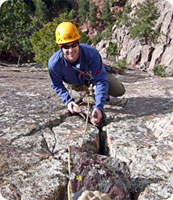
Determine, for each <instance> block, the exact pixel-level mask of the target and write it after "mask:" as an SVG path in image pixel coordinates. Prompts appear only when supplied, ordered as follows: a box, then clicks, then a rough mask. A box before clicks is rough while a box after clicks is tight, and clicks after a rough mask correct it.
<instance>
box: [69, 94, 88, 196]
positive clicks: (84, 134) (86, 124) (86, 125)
mask: <svg viewBox="0 0 173 200" xmlns="http://www.w3.org/2000/svg"><path fill="white" fill-rule="evenodd" d="M89 105H90V97H89V95H88V104H87V117H86V122H85V131H84V133H83V136H82V143H81V145H80V147H82V146H83V144H84V139H85V136H86V133H87V129H88V118H89V108H90V107H89ZM68 172H69V176H70V175H71V164H70V147H68ZM67 195H68V200H71V187H70V180H69V182H68V185H67Z"/></svg>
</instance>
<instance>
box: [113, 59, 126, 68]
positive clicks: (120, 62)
mask: <svg viewBox="0 0 173 200" xmlns="http://www.w3.org/2000/svg"><path fill="white" fill-rule="evenodd" d="M114 66H115V67H117V68H119V69H123V70H124V69H126V68H127V60H126V58H123V59H121V60H118V61H115V62H114Z"/></svg>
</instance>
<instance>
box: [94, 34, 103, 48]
mask: <svg viewBox="0 0 173 200" xmlns="http://www.w3.org/2000/svg"><path fill="white" fill-rule="evenodd" d="M102 39H103V35H102V33H100V32H99V33H97V35H95V36H94V37H93V39H92V43H93V45H94V46H95V45H96V44H97V43H99V42H100V41H101V40H102Z"/></svg>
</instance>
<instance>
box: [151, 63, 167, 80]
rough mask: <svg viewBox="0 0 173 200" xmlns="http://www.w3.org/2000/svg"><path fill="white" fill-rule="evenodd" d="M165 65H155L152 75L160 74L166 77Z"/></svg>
mask: <svg viewBox="0 0 173 200" xmlns="http://www.w3.org/2000/svg"><path fill="white" fill-rule="evenodd" d="M165 70H166V67H165V66H163V65H157V66H155V67H154V70H153V71H154V75H156V76H161V77H166V72H165Z"/></svg>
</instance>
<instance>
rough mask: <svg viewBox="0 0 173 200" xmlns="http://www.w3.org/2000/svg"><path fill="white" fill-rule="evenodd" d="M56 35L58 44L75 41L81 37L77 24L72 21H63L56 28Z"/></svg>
mask: <svg viewBox="0 0 173 200" xmlns="http://www.w3.org/2000/svg"><path fill="white" fill-rule="evenodd" d="M55 36H56V43H57V44H65V43H69V42H73V41H75V40H78V39H79V38H80V35H79V32H78V30H77V28H76V26H75V25H74V24H72V23H71V22H62V23H61V24H59V25H58V26H57V28H56V31H55Z"/></svg>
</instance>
